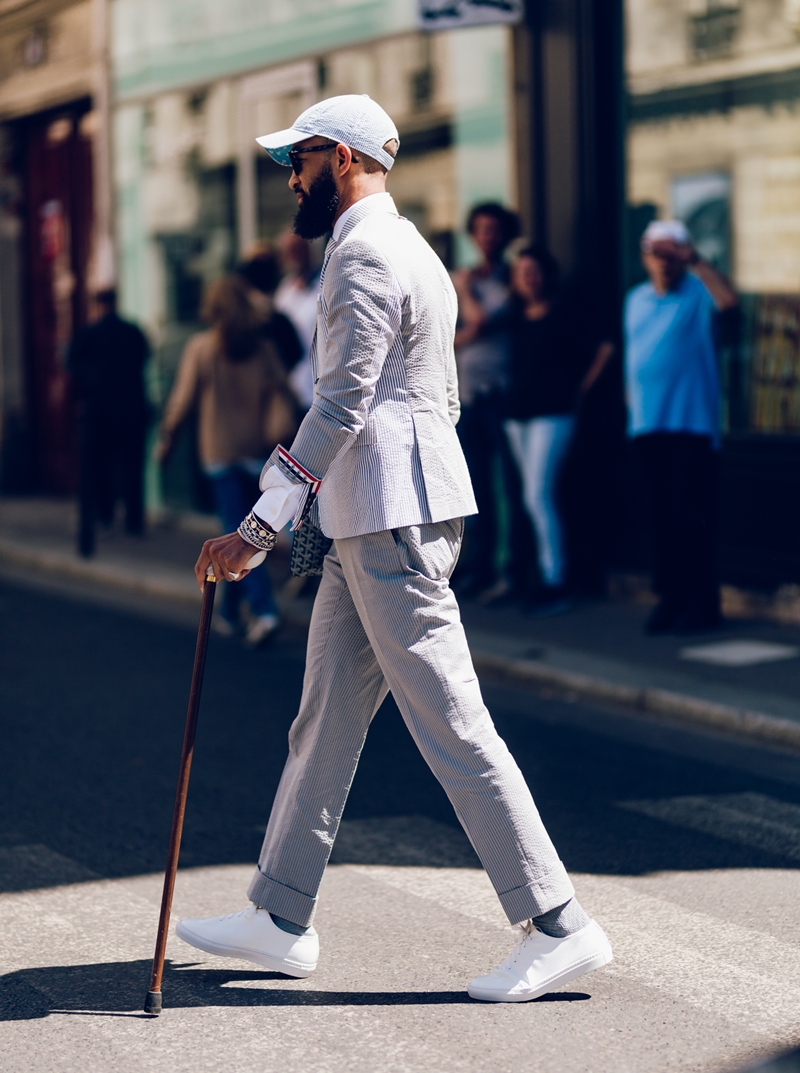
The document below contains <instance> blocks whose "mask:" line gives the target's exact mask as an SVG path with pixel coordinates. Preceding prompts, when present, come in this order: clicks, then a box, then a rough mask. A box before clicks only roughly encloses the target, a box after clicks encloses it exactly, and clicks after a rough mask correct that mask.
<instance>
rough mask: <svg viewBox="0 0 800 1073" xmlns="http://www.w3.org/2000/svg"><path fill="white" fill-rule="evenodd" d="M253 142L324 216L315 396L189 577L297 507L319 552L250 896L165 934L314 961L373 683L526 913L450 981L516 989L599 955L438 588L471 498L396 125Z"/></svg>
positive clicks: (284, 960)
mask: <svg viewBox="0 0 800 1073" xmlns="http://www.w3.org/2000/svg"><path fill="white" fill-rule="evenodd" d="M259 142H260V143H261V144H262V145H263V146H264V147H265V148H266V149H267V151H268V152H269V154H270V155H271V156H272V157H273V159H275V160H276V161H278V162H279V163H282V164H288V165H290V166H291V167H292V169H293V174H292V176H291V178H290V181H289V185H290V187H291V189H292V191H293V192H294V193H295V194H296V196H297V199H298V206H299V207H298V212H297V217H296V220H295V229H296V230H297V232H298V233H299V234H300V235H302V236H303V237H307V238H312V237H315V236H319V235H322V234H324V233H326V232H327V231H329V230H331V228H332V229H333V238H332V239H331V241H330V243H329V244H328V248H327V250H326V255H325V262H324V264H323V269H322V275H321V295H320V301H319V313H318V318H317V330H316V336H315V341H314V345H313V347H312V354H311V364H312V369H313V373H314V381H315V393H314V400H313V403H312V406H311V409H310V411H309V413H308V414H307V416H306V417H305V419H304V420H303V423H302V425H301V426H300V430H299V432H298V434H297V436H296V438H295V440H294V443H293V445H292V450H291V453H289V452H288V451H286V450H285V449H284V448H283V447H279V448H278V449H277V450H276V451H275V452H274V453H273V456H272V458H271V459H270V462H269V463H268V464H267V466H266V467H265V469H264V473H263V474H262V478H261V489H262V491H263V495H262V496H261V498H260V499H259V500H258V502H257V503H256V504H255V506H254V508H253V511H252V512H251V514H250V515H248V517H247V518H246V519H245V520H244V522H243V523H242V525H241V526H240V527H239V531H238V533H231V534H228V535H227V536H223V537H218V538H216V539H215V540H210V541H207V542H206V543H205V545H204V546H203V551H202V553H201V555H200V558H199V560H198V562H197V566H196V573H197V577H198V581H199V583H200V584H201V585H202V584H203V579H204V578H205V575H206V571H207V568H208V567H209V566H211V567H212V568H213V570H214V573H215V575H216V576H217V577H218V578H219V577H221V578H225V579H230V578H231V576H232V574H234V573H236V574H238V573H239V572H241V571H242V570H243V568H244V564H245V563H246V562H247V560H248V558H249V557H250V556H251V555H252V553H253V546H255V547H261V548H265V549H266V550H269V549H271V548H272V547H273V546H274V543H275V539H276V536H275V534H276V532H277V530H279V529H280V528H281V527H282V526H283V525H285V524H286V523H287V522H288V521H289V520H290V519H291V518H294V519H295V524H297V523H298V522H300V521H302V520H303V519H306V518H309V517H310V519H311V521H314V522H317V523H318V524H319V525H320V527H321V528H322V530H323V532H324V533H325V534H326V535H327V536H329V537H331V538H333V545H332V548H331V551H330V552H329V553H328V555H327V557H326V559H325V566H324V572H323V575H322V579H321V583H320V588H319V592H318V595H317V598H316V602H315V604H314V611H313V615H312V621H311V626H310V631H309V640H308V655H307V663H306V673H305V681H304V686H303V696H302V700H301V703H300V713H299V715H298V717H297V719H296V720H295V722H294V724H293V726H292V728H291V731H290V735H289V757H288V759H287V761H286V767H285V768H284V772H283V776H282V779H281V782H280V786H279V788H278V792H277V795H276V798H275V802H274V804H273V808H272V814H271V816H270V820H269V825H268V827H267V832H266V836H265V838H264V844H263V847H262V850H261V856H260V858H259V862H258V868H257V870H256V873H255V875H254V877H253V881H252V883H251V884H250V888H249V891H248V897H249V898H250V901H251V902H252V905H251V907H250V908H249V909H246V910H243V911H242V912H240V913H236V914H232V915H229V916H223V917H217V918H212V919H207V920H182V921H180V923H179V924H178V927H177V933H178V935H179V936H180V937H181V938H183V939H185V940H186V941H187V942H189V943H191V944H192V945H193V946H196V947H199V948H200V949H201V950H206V951H208V952H210V953H214V954H221V955H225V956H229V957H230V956H233V957H242V958H245V959H247V960H249V961H255V962H256V963H258V964H261V965H265V966H268V967H269V968H271V969H273V970H277V971H280V972H284V973H287V974H289V975H290V976H297V977H303V976H308V975H309V973H311V972H312V971H313V970H314V968H315V967H316V964H317V957H318V952H319V943H318V937H317V934H316V932H315V931H314V929H313V927H312V926H311V922H312V919H313V916H314V912H315V909H316V903H317V891H318V889H319V884H320V881H321V879H322V875H323V872H324V869H325V866H326V864H327V861H328V857H329V856H330V851H331V847H332V846H333V842H334V838H335V836H336V832H337V829H338V825H339V821H340V819H341V815H342V811H343V809H344V805H345V801H346V798H347V794H348V791H349V788H350V784H351V782H352V779H353V776H354V774H355V769H356V765H357V763H358V758H359V755H360V752H361V748H362V746H363V743H364V739H365V736H366V733H367V730H368V728H369V724H370V721H371V720H372V718H373V716H374V715H375V713H376V712H377V710H378V708H379V707H380V705H381V703H382V702H383V700H384V698H385V696H386V694H387V692H388V691H389V690H390V689H391V691H392V694H393V696H394V698H395V700H396V702H397V705H398V708H399V709H400V712H401V713H402V716H403V719H404V720H405V723H406V725H407V727H408V728H409V731H410V732H411V734H412V735H413V737H414V740H415V742H416V743H417V746H418V747H419V749H420V751H421V752H422V754H423V756H424V758H425V760H426V761H427V763H428V764H429V766H430V767H431V769H432V771H433V773H434V774H435V775H436V777H437V778H438V779H439V781H440V783H441V784H442V786H443V787H444V789H445V791H446V792H447V794H448V796H449V798H450V801H451V802H452V804H453V806H454V808H455V810H456V813H457V815H458V818H459V820H460V821H461V823H462V825H463V827H464V828H465V830H466V832H467V834H468V836H469V838H470V840H471V842H472V844H473V846H474V847H475V849H476V851H477V853H478V855H479V857H480V859H481V861H482V863H483V865H484V867H485V868H486V870H487V872H488V874H489V877H490V879H491V881H492V883H493V885H494V887H495V890H496V891H497V894H498V897H499V899H500V902H501V904H502V905H503V908H504V910H505V912H506V914H507V915H508V917H509V919H510V920H511V922H512V923H520V922H524V927H525V934H524V937H523V939H522V942H521V943H520V944H519V945H518V946H517V947H516V948H515V950H514V951H513V952H512V954H511V956H510V957H509V958H508V960H507V961H506V962H505V963H504V964H503V965H501V966H500V967H499V968H498V969H496V970H495V971H494V972H493V973H490V974H489V975H488V976H483V977H479V978H477V979H475V980H473V981H472V982H471V983H470V984H469V993H470V995H471V996H472V997H473V998H478V999H484V1000H487V1001H497V1002H509V1001H511V1002H518V1001H524V1000H526V999H531V998H535V997H536V996H537V995H540V994H543V993H544V992H545V991H550V990H552V989H553V988H554V987H557V986H559V985H561V984H563V983H566V982H567V981H569V980H572V979H575V978H576V977H577V976H581V975H583V974H584V973H585V972H589V971H590V970H591V969H594V968H599V967H600V966H602V965H605V964H607V963H608V962H609V961H610V960H611V948H610V946H609V943H608V940H607V939H606V937H605V935H604V934H603V932H602V930H601V929H600V927H599V926H598V925H597V924H596V923H594V922H593V921H590V920H589V918H588V917H587V916H586V914H585V913H584V912H583V910H582V909H581V908H580V906H579V905H578V902H577V900H576V899H575V897H574V890H573V887H572V884H571V882H570V880H569V877H568V876H567V873H566V871H565V869H564V866H563V864H562V863H561V861H560V860H559V858H558V855H557V853H556V851H555V849H554V847H553V845H552V843H551V841H550V839H549V837H548V835H547V832H546V831H545V829H544V826H543V824H542V821H541V819H540V818H539V814H538V812H537V811H536V807H535V805H534V803H533V799H532V798H531V795H530V791H529V790H528V787H527V786H526V784H525V781H524V779H523V777H522V774H521V772H520V771H519V768H518V767H517V765H516V763H515V762H514V760H513V759H512V757H511V755H510V753H509V752H508V749H507V748H506V746H505V744H504V743H503V741H502V740H501V739H500V738H499V736H498V734H497V732H496V730H495V728H494V725H493V723H492V721H491V718H490V716H489V713H488V712H487V710H486V708H485V706H484V704H483V701H482V698H481V694H480V689H479V686H478V682H477V679H476V677H475V671H474V669H473V667H472V661H471V659H470V655H469V651H468V648H467V642H466V638H465V635H464V630H463V627H462V626H461V622H460V617H459V612H458V605H457V603H456V600H455V597H454V596H453V594H452V592H451V590H450V586H449V578H450V574H451V573H452V570H453V567H454V566H455V562H456V559H457V556H458V551H459V547H460V543H461V537H462V532H463V517H464V515H467V514H472V513H474V510H475V506H474V499H473V496H472V491H471V488H470V482H469V475H468V473H467V468H466V464H465V462H464V457H463V454H462V452H461V448H460V446H459V443H458V438H457V436H456V433H455V427H454V425H455V421H456V420H457V417H458V409H459V407H458V392H457V379H456V371H455V359H454V355H453V337H454V333H455V323H456V313H457V304H456V297H455V294H454V291H453V288H452V285H451V283H450V280H449V278H448V275H447V273H446V271H445V269H444V266H443V265H442V264H441V262H440V261H439V260H438V258H437V257H436V255H435V254H434V253H433V251H432V250H431V249H430V247H429V246H428V245H427V243H425V241H424V240H423V239H422V238H421V236H420V235H419V234H418V232H417V231H416V229H415V228H414V226H413V225H412V224H411V223H410V222H408V221H407V220H404V219H402V218H401V217H399V216H398V214H397V210H396V209H395V206H394V202H393V201H392V199H391V197H390V196H389V194H387V193H386V189H385V186H386V175H387V173H388V171H389V170H390V168H391V167H392V164H393V163H394V158H395V155H396V153H397V149H398V146H399V140H398V134H397V130H396V128H395V126H394V124H393V122H392V120H391V119H390V118H389V116H388V115H387V114H386V113H385V112H384V111H383V109H382V108H380V107H379V105H377V104H376V103H375V102H374V101H372V100H370V98H369V97H367V96H355V95H352V96H343V97H333V98H330V99H329V100H326V101H322V102H321V103H320V104H317V105H314V106H313V107H311V108H309V109H308V110H307V111H305V112H304V113H303V114H302V115H301V116H300V117H299V118H298V119H297V121H296V122H295V124H294V126H293V127H291V128H289V129H288V130H284V131H280V132H278V133H277V134H272V135H269V136H267V137H264V138H260V139H259ZM312 501H313V506H311V513H310V515H309V505H310V504H311V503H312ZM306 524H309V523H308V522H306Z"/></svg>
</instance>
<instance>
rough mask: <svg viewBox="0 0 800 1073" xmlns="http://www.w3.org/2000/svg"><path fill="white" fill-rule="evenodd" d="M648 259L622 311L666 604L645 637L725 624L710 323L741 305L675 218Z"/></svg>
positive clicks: (633, 426)
mask: <svg viewBox="0 0 800 1073" xmlns="http://www.w3.org/2000/svg"><path fill="white" fill-rule="evenodd" d="M642 261H643V263H644V267H645V269H646V271H647V275H648V281H647V282H646V283H642V284H640V285H639V286H638V287H634V288H633V290H632V291H630V293H629V294H628V296H627V299H626V303H625V341H626V353H625V380H626V392H627V401H628V431H629V434H630V436H632V437H633V442H634V444H635V447H636V449H637V452H638V455H639V458H640V460H641V464H642V468H643V472H644V476H645V480H646V483H647V485H648V486H649V492H650V499H651V509H652V520H653V534H654V538H655V553H656V554H655V559H656V561H655V575H654V588H655V591H656V592H657V593H658V596H659V598H660V599H659V603H658V604H657V606H656V607H655V608H654V610H653V612H652V614H651V615H650V617H649V619H648V620H647V624H646V626H645V629H646V630H647V632H648V633H663V632H666V631H669V630H675V631H676V632H692V631H695V630H704V629H712V628H713V627H715V626H716V625H718V623H719V619H720V605H719V585H718V582H717V576H716V547H715V545H716V500H717V452H718V449H719V406H720V388H719V375H718V372H717V357H716V352H715V346H714V328H715V323H714V322H715V319H716V316H717V314H718V313H720V312H723V311H725V310H731V309H733V308H735V307H736V306H737V304H738V298H737V296H736V293H735V291H734V290H733V289H732V287H731V285H730V283H729V282H728V281H727V280H726V279H725V277H724V276H723V275H722V273H721V272H719V271H718V270H717V269H716V268H714V267H713V265H711V264H709V263H708V262H707V261H704V260H703V259H702V258H701V257H700V256H699V254H698V253H697V251H696V250H695V249H694V247H693V246H692V243H691V239H690V236H689V232H688V231H687V229H686V227H685V225H684V224H683V223H681V222H680V221H678V220H657V221H653V223H651V224H650V225H649V227H648V228H647V230H646V231H645V233H644V235H643V237H642ZM687 270H688V271H687Z"/></svg>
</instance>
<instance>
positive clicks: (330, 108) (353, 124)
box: [256, 93, 400, 168]
mask: <svg viewBox="0 0 800 1073" xmlns="http://www.w3.org/2000/svg"><path fill="white" fill-rule="evenodd" d="M315 134H318V135H320V136H321V137H323V138H331V139H332V140H333V141H335V142H341V144H342V145H348V146H350V148H351V149H356V150H358V152H360V153H366V155H367V156H371V157H372V159H373V160H377V161H378V162H379V163H380V164H383V166H384V167H385V168H391V166H392V164H394V157H393V156H391V154H389V153H387V152H386V150H385V149H384V146H385V145H386V143H387V142H389V141H392V140H394V141H396V142H397V144H398V145H399V144H400V137H399V135H398V133H397V127H396V126H395V125H394V123H393V122H392V120H391V118H390V117H389V116H388V115H387V113H386V112H384V110H383V108H381V106H380V105H379V104H378V103H377V102H376V101H373V100H372V98H371V97H368V96H367V94H366V93H364V94H357V93H345V94H343V95H342V96H340V97H328V99H327V100H326V101H320V102H319V103H318V104H312V105H311V107H310V108H306V110H305V112H303V113H302V115H299V116H298V117H297V119H296V120H295V121H294V123H293V124H292V125H291V127H289V128H288V129H287V130H279V131H278V132H277V133H276V134H265V135H264V136H263V137H261V138H256V141H257V142H258V144H259V145H260V146H263V148H264V149H266V150H267V152H268V153H269V155H270V156H271V157H272V159H273V160H274V161H276V162H277V163H278V164H284V165H285V166H286V167H290V166H291V160H290V159H289V151H290V149H291V148H292V146H293V145H295V144H296V143H297V142H302V141H304V140H305V139H306V138H313V137H314V135H315Z"/></svg>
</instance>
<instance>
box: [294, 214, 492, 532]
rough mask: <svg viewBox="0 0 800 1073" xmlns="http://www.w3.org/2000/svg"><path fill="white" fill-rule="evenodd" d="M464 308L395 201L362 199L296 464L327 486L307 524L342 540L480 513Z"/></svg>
mask: <svg viewBox="0 0 800 1073" xmlns="http://www.w3.org/2000/svg"><path fill="white" fill-rule="evenodd" d="M456 313H457V301H456V296H455V291H454V290H453V285H452V283H451V282H450V278H449V276H448V275H447V272H446V271H445V268H444V265H443V264H442V263H441V261H440V260H439V258H438V257H437V256H436V254H435V253H434V252H433V250H432V249H431V247H430V246H429V245H428V244H427V242H425V240H424V239H423V238H422V236H421V235H420V234H419V232H418V231H417V229H416V227H414V225H413V224H412V223H411V222H410V221H408V220H405V219H403V218H402V217H400V216H399V215H398V213H397V209H396V208H395V205H394V202H393V201H392V199H391V198H390V197H389V195H388V194H377V195H372V196H371V197H367V198H364V199H362V200H361V201H359V202H357V203H356V204H355V206H353V208H352V209H351V210H350V211H349V212H348V213H347V214H346V219H344V224H343V227H342V230H341V233H340V234H339V236H338V239H337V240H333V239H332V240H331V241H330V242H329V244H328V248H327V250H326V251H325V264H324V266H323V274H322V286H321V293H320V297H319V302H318V306H317V324H316V331H315V336H314V341H313V343H312V347H311V368H312V372H313V376H314V402H313V404H312V406H311V409H310V411H309V413H308V414H307V415H306V417H305V419H304V420H303V422H302V424H301V426H300V429H299V431H298V433H297V436H296V437H295V440H294V443H293V444H292V449H291V454H292V456H293V458H294V459H295V460H296V461H297V462H299V463H300V465H301V466H303V467H305V469H306V470H308V471H310V473H312V474H314V475H315V476H316V477H318V478H321V480H322V483H321V486H320V490H319V495H318V498H317V501H316V503H315V505H314V513H313V514H312V518H313V519H314V520H315V521H316V522H317V524H319V525H320V527H321V528H322V530H323V532H324V533H325V534H326V536H329V537H333V538H334V539H341V538H344V537H351V536H362V535H363V534H365V533H375V532H380V531H381V530H384V529H395V528H399V527H401V526H406V525H418V524H421V523H424V522H439V521H445V520H447V519H449V518H458V517H463V516H464V515H467V514H474V513H475V512H476V509H477V508H476V506H475V498H474V496H473V493H472V485H471V483H470V478H469V473H468V471H467V465H466V462H465V460H464V455H463V453H462V451H461V445H460V443H459V441H458V437H457V435H456V431H455V424H456V422H457V421H458V416H459V402H458V381H457V377H456V363H455V356H454V353H453V337H454V334H455V324H456Z"/></svg>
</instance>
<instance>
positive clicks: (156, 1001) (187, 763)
mask: <svg viewBox="0 0 800 1073" xmlns="http://www.w3.org/2000/svg"><path fill="white" fill-rule="evenodd" d="M265 557H266V552H263V551H260V552H257V553H256V554H255V555H253V556H252V557H251V558H250V559H248V561H247V563H246V564H245V569H247V570H252V569H253V568H254V567H256V566H259V565H260V564H261V563H262V562H263V561H264V559H265ZM231 577H233V578H235V579H236V580H238V575H236V574H231ZM216 581H217V579H216V577H215V576H214V575H213V574H212V573H211V567H209V572H208V573H207V574H206V581H205V584H204V585H203V603H202V606H201V608H200V625H199V626H198V628H197V645H196V646H195V650H194V666H193V668H192V684H191V687H190V689H189V707H188V709H187V711H186V727H185V729H184V732H183V748H182V749H181V761H180V765H179V767H178V789H177V791H176V793H175V807H174V809H173V812H172V830H171V831H170V835H169V850H168V851H167V868H166V872H165V873H164V890H163V892H162V894H161V914H160V916H159V918H158V934H157V936H156V951H155V955H154V957H153V970H152V973H151V976H150V989H149V990H148V992H147V998H146V999H145V1000H144V1012H145V1013H149V1014H152V1016H153V1017H158V1015H159V1014H160V1013H161V978H162V976H163V975H164V956H165V954H166V950H167V933H168V931H169V918H170V913H171V912H172V894H173V891H174V890H175V873H176V872H177V870H178V857H179V856H180V852H181V835H182V834H183V817H184V813H185V812H186V795H187V793H188V790H189V773H190V772H191V770H192V755H193V753H194V738H195V733H196V731H197V713H198V711H199V710H200V694H201V692H202V689H203V673H204V671H205V669H206V652H207V651H208V635H209V633H210V632H211V616H212V614H213V611H214V594H215V592H216V588H217V586H216Z"/></svg>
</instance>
